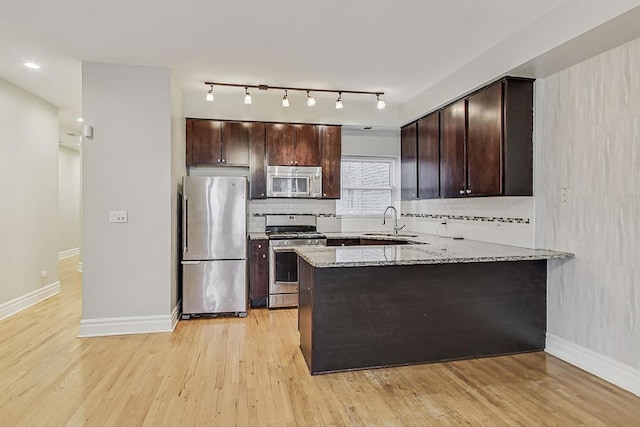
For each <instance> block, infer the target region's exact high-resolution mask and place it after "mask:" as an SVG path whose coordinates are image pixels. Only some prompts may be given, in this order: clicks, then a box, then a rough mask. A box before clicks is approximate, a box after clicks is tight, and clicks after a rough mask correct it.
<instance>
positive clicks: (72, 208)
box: [58, 145, 80, 252]
mask: <svg viewBox="0 0 640 427" xmlns="http://www.w3.org/2000/svg"><path fill="white" fill-rule="evenodd" d="M58 169H59V174H58V185H59V193H58V252H64V251H69V250H72V249H78V248H79V247H80V153H78V152H77V151H75V150H72V149H70V148H67V147H64V146H62V145H61V146H60V148H59V149H58Z"/></svg>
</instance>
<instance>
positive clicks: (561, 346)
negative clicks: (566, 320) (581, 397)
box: [545, 334, 640, 396]
mask: <svg viewBox="0 0 640 427" xmlns="http://www.w3.org/2000/svg"><path fill="white" fill-rule="evenodd" d="M545 351H546V352H547V353H549V354H551V355H553V356H555V357H557V358H559V359H562V360H564V361H565V362H568V363H571V364H572V365H575V366H577V367H578V368H580V369H583V370H585V371H587V372H589V373H591V374H593V375H595V376H596V377H600V378H602V379H603V380H606V381H609V382H610V383H612V384H615V385H617V386H618V387H620V388H623V389H625V390H627V391H630V392H631V393H633V394H635V395H638V396H640V370H638V369H636V368H634V367H632V366H629V365H625V364H624V363H620V362H618V361H617V360H614V359H612V358H610V357H608V356H604V355H602V354H600V353H596V352H595V351H593V350H589V349H588V348H586V347H582V346H580V345H578V344H575V343H572V342H571V341H567V340H565V339H563V338H560V337H557V336H555V335H552V334H547V342H546V348H545Z"/></svg>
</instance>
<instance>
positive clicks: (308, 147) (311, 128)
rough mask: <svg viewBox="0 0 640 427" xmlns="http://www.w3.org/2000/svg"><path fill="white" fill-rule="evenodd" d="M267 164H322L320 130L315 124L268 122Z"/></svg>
mask: <svg viewBox="0 0 640 427" xmlns="http://www.w3.org/2000/svg"><path fill="white" fill-rule="evenodd" d="M266 135H267V136H266V141H267V142H266V144H267V148H266V149H267V164H268V165H270V166H320V130H319V126H315V125H294V124H283V123H270V124H267V130H266Z"/></svg>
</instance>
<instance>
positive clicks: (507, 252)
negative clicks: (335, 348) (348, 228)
mask: <svg viewBox="0 0 640 427" xmlns="http://www.w3.org/2000/svg"><path fill="white" fill-rule="evenodd" d="M325 234H326V235H327V238H339V239H348V238H362V237H366V238H375V239H379V240H381V244H380V245H379V246H377V245H374V246H333V247H330V246H327V247H320V248H318V247H300V248H296V252H297V253H298V255H299V256H300V257H301V258H303V259H304V260H305V261H307V262H308V263H309V264H310V265H311V266H313V267H315V268H327V267H365V266H366V267H371V266H385V265H419V264H450V263H471V262H495V261H527V260H545V259H560V258H572V257H573V256H574V255H573V254H571V253H566V252H556V251H549V250H543V249H527V248H521V247H517V246H507V245H498V244H493V243H485V242H478V241H473V240H454V239H451V238H442V237H437V236H434V235H430V234H420V233H413V234H408V233H407V234H406V235H402V234H400V235H397V236H383V235H372V234H371V233H367V234H357V233H325ZM384 240H406V241H407V243H408V244H406V245H384V243H383V241H384Z"/></svg>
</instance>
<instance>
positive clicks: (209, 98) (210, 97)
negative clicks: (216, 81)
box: [207, 85, 213, 102]
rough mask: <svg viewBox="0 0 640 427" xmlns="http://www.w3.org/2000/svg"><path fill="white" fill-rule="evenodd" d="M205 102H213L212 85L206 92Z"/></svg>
mask: <svg viewBox="0 0 640 427" xmlns="http://www.w3.org/2000/svg"><path fill="white" fill-rule="evenodd" d="M207 101H208V102H213V85H211V89H209V92H207Z"/></svg>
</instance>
